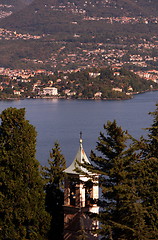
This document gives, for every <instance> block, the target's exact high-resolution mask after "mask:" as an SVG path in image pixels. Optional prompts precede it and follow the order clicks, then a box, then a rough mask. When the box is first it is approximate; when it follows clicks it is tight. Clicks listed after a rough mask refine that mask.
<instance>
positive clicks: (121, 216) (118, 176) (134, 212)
mask: <svg viewBox="0 0 158 240" xmlns="http://www.w3.org/2000/svg"><path fill="white" fill-rule="evenodd" d="M104 129H105V131H106V134H104V133H100V137H99V138H98V142H97V146H96V150H97V151H98V152H99V153H100V154H99V156H97V155H96V154H95V153H94V152H92V153H91V160H92V162H93V163H94V166H95V167H94V169H89V170H91V171H93V172H96V173H98V174H100V176H101V177H100V185H101V190H102V197H101V201H100V205H101V212H100V214H99V221H100V223H101V228H100V230H99V232H100V234H101V235H102V236H104V237H103V238H102V239H110V240H118V239H120V240H127V239H128V240H145V239H147V237H146V230H145V221H144V209H143V206H142V204H141V199H140V197H139V195H138V191H137V186H136V180H135V177H136V170H135V169H136V167H135V164H136V163H137V158H138V156H137V155H138V154H136V153H135V150H136V149H135V146H136V145H137V144H134V143H133V141H132V143H129V142H130V141H131V139H132V138H131V136H130V135H129V134H128V133H127V132H124V131H123V130H122V129H121V127H118V126H117V124H116V121H113V122H108V123H107V125H104ZM127 143H128V145H129V146H127Z"/></svg>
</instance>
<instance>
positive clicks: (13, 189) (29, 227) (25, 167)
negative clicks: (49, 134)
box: [0, 108, 49, 240]
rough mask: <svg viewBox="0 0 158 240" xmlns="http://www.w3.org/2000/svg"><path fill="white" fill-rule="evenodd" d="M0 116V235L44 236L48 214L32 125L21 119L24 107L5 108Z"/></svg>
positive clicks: (18, 238) (5, 239)
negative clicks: (36, 157)
mask: <svg viewBox="0 0 158 240" xmlns="http://www.w3.org/2000/svg"><path fill="white" fill-rule="evenodd" d="M0 117H1V126H0V156H1V157H0V166H1V171H0V179H1V184H0V186H1V195H0V211H1V222H0V224H1V226H0V239H3V240H13V239H14V240H21V239H23V240H25V239H31V240H37V239H38V240H40V239H41V240H44V239H46V238H47V231H48V227H49V215H48V213H47V212H46V211H45V205H44V190H43V180H42V178H41V176H40V173H39V163H38V162H37V160H36V159H35V152H36V149H35V148H36V131H35V128H34V127H33V126H32V125H31V124H30V123H29V122H28V121H27V120H25V109H16V108H8V109H6V110H4V111H3V112H2V113H1V115H0Z"/></svg>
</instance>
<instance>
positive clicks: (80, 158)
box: [64, 133, 91, 174]
mask: <svg viewBox="0 0 158 240" xmlns="http://www.w3.org/2000/svg"><path fill="white" fill-rule="evenodd" d="M84 162H85V163H89V164H91V163H90V161H89V160H88V157H87V155H86V153H85V151H84V149H83V145H82V133H80V146H79V149H78V152H77V154H76V156H75V158H74V160H73V162H72V163H71V165H70V166H69V167H68V168H66V169H65V170H64V172H65V173H69V174H79V173H78V172H76V171H75V169H76V168H77V169H78V170H81V171H84V172H85V173H88V170H87V169H85V168H83V167H82V166H79V164H80V163H81V164H83V163H84ZM78 163H79V164H78Z"/></svg>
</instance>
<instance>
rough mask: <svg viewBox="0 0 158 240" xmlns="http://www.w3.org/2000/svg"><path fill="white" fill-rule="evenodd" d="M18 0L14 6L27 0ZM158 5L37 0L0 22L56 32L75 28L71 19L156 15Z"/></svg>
mask: <svg viewBox="0 0 158 240" xmlns="http://www.w3.org/2000/svg"><path fill="white" fill-rule="evenodd" d="M7 1H9V0H7ZM16 2H17V4H16V5H15V9H16V8H18V7H19V4H18V3H19V2H21V3H22V2H23V3H24V2H26V1H24V0H17V1H16ZM16 6H17V7H16ZM157 9H158V1H157V0H152V1H149V0H139V1H133V0H119V1H117V0H113V1H112V0H106V1H104V0H102V1H96V0H91V1H90V0H87V1H85V0H80V1H78V0H70V1H67V0H34V1H33V2H32V3H31V4H29V6H27V7H25V8H24V9H22V10H21V11H19V12H18V13H16V14H12V15H11V16H9V17H7V18H5V19H4V20H3V19H2V20H1V22H0V25H1V27H4V28H9V29H14V30H17V29H18V30H19V31H25V32H34V33H35V32H36V33H37V32H38V33H39V32H40V33H53V32H56V31H57V30H56V29H58V31H62V30H63V28H64V29H65V28H66V31H67V32H71V31H73V29H71V28H72V27H71V22H72V21H79V24H81V28H82V24H83V22H84V19H85V18H86V17H99V18H101V17H102V18H106V17H121V16H128V17H133V16H135V17H136V16H141V17H149V16H152V17H153V16H157ZM84 24H85V22H84ZM61 25H62V26H61ZM88 28H89V27H88ZM106 30H107V27H106Z"/></svg>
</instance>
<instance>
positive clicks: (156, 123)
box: [138, 104, 158, 239]
mask: <svg viewBox="0 0 158 240" xmlns="http://www.w3.org/2000/svg"><path fill="white" fill-rule="evenodd" d="M150 114H151V115H152V116H153V117H154V119H153V124H152V125H151V127H150V128H148V129H147V130H148V131H149V135H148V137H149V138H148V139H147V140H144V145H142V156H143V157H142V160H141V162H140V164H139V173H138V175H139V176H140V178H139V183H138V184H139V190H140V196H141V199H142V202H143V205H144V207H145V208H146V223H147V226H148V231H149V234H150V237H149V239H158V104H157V105H156V110H155V111H154V112H152V113H150Z"/></svg>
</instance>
